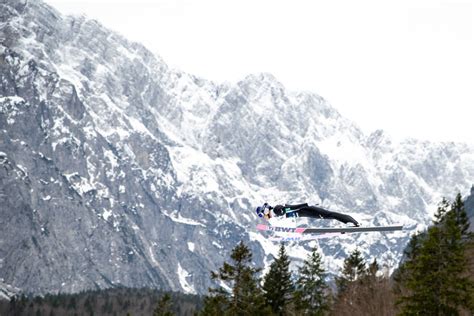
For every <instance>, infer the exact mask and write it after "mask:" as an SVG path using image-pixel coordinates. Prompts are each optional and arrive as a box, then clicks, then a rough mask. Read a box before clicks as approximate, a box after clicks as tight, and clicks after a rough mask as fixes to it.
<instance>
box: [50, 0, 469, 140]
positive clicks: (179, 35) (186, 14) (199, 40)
mask: <svg viewBox="0 0 474 316" xmlns="http://www.w3.org/2000/svg"><path fill="white" fill-rule="evenodd" d="M46 2H47V3H49V4H51V5H52V6H54V7H55V8H56V9H58V10H59V11H61V12H63V13H67V14H69V13H85V14H86V15H87V16H89V17H91V18H95V19H97V20H98V21H100V22H101V23H102V24H104V25H105V26H107V27H109V28H111V29H113V30H115V31H117V32H119V33H121V34H123V35H124V36H125V37H127V38H129V39H130V40H134V41H138V42H141V43H143V44H144V45H145V46H146V47H148V48H149V49H150V50H151V51H153V52H155V53H157V54H158V55H160V56H161V57H162V58H163V59H164V60H165V62H166V63H167V64H168V65H170V66H171V67H174V68H178V69H181V70H183V71H185V72H188V73H192V74H195V75H198V76H201V77H204V78H206V79H210V80H214V81H217V82H221V81H231V82H236V81H238V80H240V79H243V78H244V77H245V76H246V75H248V74H250V73H258V72H269V73H272V74H273V75H274V76H275V77H276V78H277V79H278V80H279V81H280V82H282V83H283V85H284V86H286V87H287V88H289V89H291V90H309V91H313V92H316V93H318V94H319V95H321V96H322V97H324V98H325V99H327V100H328V101H329V102H330V103H331V104H332V105H333V106H334V107H335V108H336V109H337V110H339V112H341V114H342V115H344V116H346V117H347V118H349V119H351V120H353V121H355V122H356V123H357V124H358V125H359V126H360V127H361V128H362V129H363V130H364V131H365V132H366V133H370V132H372V131H373V130H375V129H378V128H381V129H384V130H385V131H386V132H387V133H388V134H390V135H392V136H393V137H394V138H401V137H415V138H420V139H428V140H443V141H446V140H449V141H468V142H471V143H474V115H473V114H474V40H473V33H474V22H473V16H474V0H470V1H463V0H460V1H456V0H451V1H437V0H426V1H421V0H391V1H388V0H373V1H369V0H357V1H354V0H344V1H342V0H326V1H322V0H309V1H302V0H282V1H277V0H273V1H270V0H268V1H267V0H148V1H144V0H141V1H140V0H138V1H131V0H84V1H80V0H46Z"/></svg>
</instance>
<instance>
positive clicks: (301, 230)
mask: <svg viewBox="0 0 474 316" xmlns="http://www.w3.org/2000/svg"><path fill="white" fill-rule="evenodd" d="M257 229H258V230H261V231H273V232H276V233H288V234H291V235H289V236H273V237H270V239H271V240H273V241H304V240H312V239H317V238H323V237H329V236H334V235H339V234H345V233H365V232H393V231H397V230H403V225H391V226H371V227H319V228H311V227H283V226H270V225H265V224H258V225H257Z"/></svg>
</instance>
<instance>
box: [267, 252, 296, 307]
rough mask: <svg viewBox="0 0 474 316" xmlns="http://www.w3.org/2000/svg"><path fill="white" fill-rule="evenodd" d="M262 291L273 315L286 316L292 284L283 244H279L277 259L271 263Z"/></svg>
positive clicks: (292, 288)
mask: <svg viewBox="0 0 474 316" xmlns="http://www.w3.org/2000/svg"><path fill="white" fill-rule="evenodd" d="M263 291H264V292H265V299H266V302H267V305H269V306H270V307H271V309H272V311H273V313H274V314H276V315H285V314H287V311H288V308H289V305H290V302H291V299H292V296H293V292H294V284H293V281H292V280H291V272H290V259H289V257H288V255H287V254H286V250H285V245H284V244H283V243H282V244H280V249H279V251H278V257H277V258H276V259H275V260H274V261H273V262H272V263H271V265H270V270H269V271H268V273H267V274H266V275H265V277H264V283H263Z"/></svg>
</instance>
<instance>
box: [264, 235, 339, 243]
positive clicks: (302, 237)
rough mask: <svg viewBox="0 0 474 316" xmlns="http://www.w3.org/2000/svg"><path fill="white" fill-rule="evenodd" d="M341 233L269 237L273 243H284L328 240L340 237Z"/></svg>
mask: <svg viewBox="0 0 474 316" xmlns="http://www.w3.org/2000/svg"><path fill="white" fill-rule="evenodd" d="M339 234H340V233H323V234H318V235H301V234H297V235H291V236H270V237H268V239H269V240H271V241H273V242H284V241H308V240H316V239H320V238H328V237H331V236H335V235H339Z"/></svg>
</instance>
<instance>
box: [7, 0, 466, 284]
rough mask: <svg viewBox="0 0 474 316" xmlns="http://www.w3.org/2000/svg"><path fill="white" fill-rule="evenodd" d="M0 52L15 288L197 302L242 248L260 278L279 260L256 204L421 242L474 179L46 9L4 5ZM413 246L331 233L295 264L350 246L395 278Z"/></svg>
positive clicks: (294, 252)
mask: <svg viewBox="0 0 474 316" xmlns="http://www.w3.org/2000/svg"><path fill="white" fill-rule="evenodd" d="M0 43H1V44H0V81H1V85H0V201H1V202H0V226H1V227H2V229H1V230H0V281H2V279H3V282H5V283H6V284H9V285H11V286H14V287H17V288H20V289H22V290H25V291H32V292H36V293H45V292H50V291H52V292H73V291H79V290H82V289H86V288H94V287H95V288H104V287H110V286H114V285H119V284H121V285H125V286H132V287H142V286H151V287H159V288H162V289H171V290H179V291H184V292H188V293H204V292H206V291H207V288H208V287H209V286H210V285H211V281H210V278H209V271H210V270H216V269H217V268H218V267H220V266H221V264H222V262H223V261H224V260H227V259H228V256H229V254H230V251H231V249H232V248H233V247H234V246H235V245H236V244H237V243H238V242H239V241H240V240H244V242H246V243H247V244H248V245H250V247H251V249H252V251H253V254H254V259H255V260H254V261H255V264H257V265H265V264H266V263H268V261H269V260H270V259H271V255H272V254H275V253H276V250H277V247H278V245H275V244H272V243H271V242H270V241H269V240H267V239H266V238H265V236H264V235H263V234H261V233H260V232H257V231H256V230H255V224H256V221H257V218H256V215H255V214H254V208H255V206H256V205H258V204H261V203H262V202H265V201H266V202H269V203H271V204H277V203H286V202H289V203H299V202H309V203H314V204H316V203H319V204H322V205H323V206H325V207H328V208H330V209H331V210H334V211H339V212H347V213H349V214H351V215H352V216H353V217H355V218H356V219H357V220H359V222H361V223H362V224H363V225H372V224H391V223H404V224H405V225H406V226H407V228H409V229H416V228H417V227H418V228H422V227H423V226H424V225H425V224H427V223H428V222H429V220H430V218H431V214H432V213H433V212H434V210H435V208H436V204H437V203H438V202H439V201H440V200H441V197H443V196H446V197H448V198H449V197H453V196H454V194H455V193H456V192H458V191H460V192H461V193H462V194H465V193H466V192H467V191H468V190H469V188H471V185H472V183H474V147H473V146H469V145H466V144H461V143H430V142H421V141H418V140H414V139H409V140H405V141H403V142H395V141H393V140H392V139H391V138H390V136H388V135H386V134H385V133H384V132H383V131H376V132H374V133H372V134H371V135H364V134H363V132H362V131H361V130H360V129H359V128H358V127H357V125H356V124H354V123H353V122H351V121H350V120H348V119H346V118H344V117H342V116H341V115H340V114H339V113H338V112H337V110H336V109H334V108H333V107H332V106H331V105H330V104H328V103H327V102H326V101H325V100H324V99H323V98H322V97H320V96H318V95H317V94H315V93H309V92H294V91H289V90H287V89H285V87H284V86H283V85H282V84H281V83H279V82H278V80H277V79H276V78H274V77H273V76H272V75H270V74H256V75H249V76H248V77H246V78H244V79H243V80H242V81H240V82H238V83H236V84H231V83H215V82H211V81H208V80H205V79H202V78H198V77H195V76H193V75H190V74H187V73H184V72H181V71H179V70H175V69H170V68H169V67H168V66H167V65H166V63H165V62H164V61H163V60H161V59H160V57H158V56H156V55H153V54H152V53H151V52H149V51H148V50H147V49H146V48H145V47H143V46H142V45H140V44H138V43H133V42H129V41H127V40H126V39H125V38H123V37H122V36H120V35H118V34H116V33H114V32H112V31H110V30H108V29H106V28H104V27H103V26H101V25H100V24H99V23H98V22H96V21H94V20H89V19H88V18H86V17H83V16H81V17H71V16H62V15H61V14H59V13H58V12H57V11H55V10H54V9H52V8H51V7H49V6H48V5H46V4H44V3H43V2H41V1H40V0H30V1H24V0H23V1H19V0H2V2H1V3H0ZM427 119H429V115H427ZM312 224H318V225H326V226H327V225H329V224H332V225H334V224H336V223H330V222H323V223H322V224H321V222H312ZM409 234H410V231H408V232H397V233H393V234H361V235H350V236H349V235H348V236H343V237H340V238H339V237H338V238H332V239H327V238H326V239H320V240H318V241H310V242H307V243H301V244H292V245H291V246H290V247H289V253H290V255H291V256H293V257H294V258H295V259H298V258H303V257H304V256H305V255H306V253H307V252H308V251H309V250H310V248H311V247H312V246H315V245H316V244H318V245H319V247H320V248H321V249H322V252H323V253H324V255H325V260H326V263H327V268H328V269H329V270H330V271H331V272H334V273H336V272H337V271H338V269H339V267H340V265H341V263H342V260H343V259H344V257H345V255H346V254H347V252H349V251H351V250H352V249H353V248H354V247H359V248H360V249H361V250H362V252H363V253H364V254H365V255H366V257H367V259H371V258H373V257H375V256H376V257H377V259H378V261H379V262H381V263H382V264H387V265H388V266H390V267H391V268H394V267H395V266H396V264H397V262H398V260H399V258H400V256H401V252H402V250H403V248H404V246H405V244H406V242H407V240H408V237H409ZM295 262H297V260H295Z"/></svg>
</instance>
